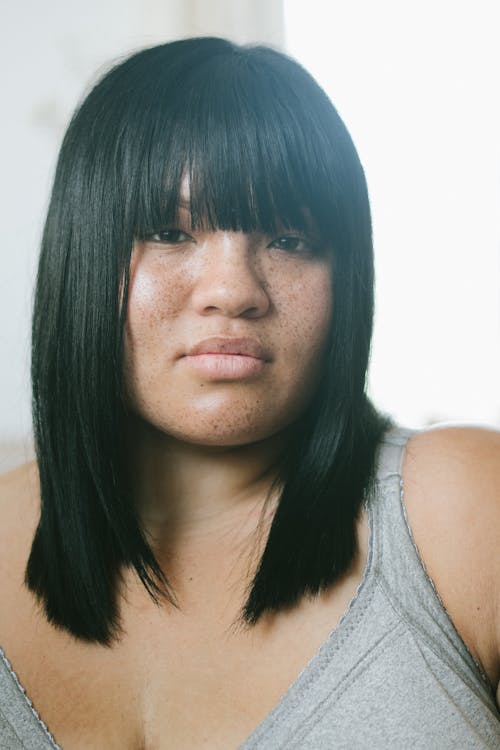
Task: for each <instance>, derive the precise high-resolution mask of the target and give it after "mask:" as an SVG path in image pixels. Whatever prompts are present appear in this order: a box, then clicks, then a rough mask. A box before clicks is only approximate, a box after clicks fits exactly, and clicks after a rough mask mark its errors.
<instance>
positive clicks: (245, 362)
mask: <svg viewBox="0 0 500 750" xmlns="http://www.w3.org/2000/svg"><path fill="white" fill-rule="evenodd" d="M331 275H332V261H331V258H330V257H327V256H326V255H321V254H315V253H314V242H313V240H312V239H308V238H307V237H305V236H303V235H301V234H300V233H298V232H293V231H288V230H286V231H283V232H280V233H279V234H277V235H276V236H275V237H268V236H263V235H261V234H257V233H252V234H244V233H242V232H232V231H215V232H214V231H192V230H191V228H190V214H189V211H188V209H187V208H181V209H180V218H179V221H178V222H177V224H176V225H175V226H172V227H169V228H167V229H165V230H164V231H162V232H160V233H158V234H156V235H152V236H150V237H148V238H146V239H145V240H141V241H137V242H136V243H135V246H134V249H133V253H132V259H131V267H130V288H129V299H128V309H127V322H126V343H125V373H126V384H127V392H128V398H129V402H130V404H131V406H132V409H133V411H134V412H135V413H136V414H138V415H139V416H140V417H142V419H144V420H145V421H146V422H148V423H149V424H151V425H153V426H154V427H155V428H157V429H158V430H160V431H161V432H163V433H166V434H168V435H170V436H172V437H174V438H176V439H179V440H182V441H186V442H189V443H196V444H204V445H219V446H229V445H243V444H246V443H251V442H255V441H258V440H262V439H264V438H267V437H270V436H271V435H274V434H276V433H277V432H279V431H280V430H282V429H283V428H285V427H286V426H288V425H289V424H290V423H291V422H293V421H294V420H295V419H296V418H297V417H298V416H299V415H300V414H301V412H302V411H303V410H304V408H305V407H306V405H307V402H308V400H309V398H310V397H311V395H312V393H313V392H314V389H315V386H316V384H317V381H318V376H319V374H320V369H321V360H322V354H323V351H324V345H325V340H326V336H327V333H328V330H329V326H330V319H331V310H332V298H331V287H332V285H331Z"/></svg>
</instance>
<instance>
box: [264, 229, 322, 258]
mask: <svg viewBox="0 0 500 750" xmlns="http://www.w3.org/2000/svg"><path fill="white" fill-rule="evenodd" d="M269 247H274V248H277V249H278V250H284V251H285V252H287V253H295V254H297V255H299V254H300V255H305V254H312V253H313V252H314V250H315V248H314V245H313V243H312V242H311V240H309V239H307V238H306V237H300V236H299V235H291V234H290V235H289V234H287V235H283V236H282V237H277V238H276V239H275V240H273V241H272V242H271V243H270V245H269Z"/></svg>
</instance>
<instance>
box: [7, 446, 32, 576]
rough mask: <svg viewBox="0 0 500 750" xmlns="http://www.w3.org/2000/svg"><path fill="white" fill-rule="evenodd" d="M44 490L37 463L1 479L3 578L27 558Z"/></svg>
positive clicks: (29, 464)
mask: <svg viewBox="0 0 500 750" xmlns="http://www.w3.org/2000/svg"><path fill="white" fill-rule="evenodd" d="M39 509H40V488H39V479H38V468H37V464H36V462H35V461H30V462H29V463H26V464H23V465H22V466H19V467H18V468H16V469H14V470H12V471H9V472H8V473H7V474H3V475H2V476H0V575H1V576H2V578H3V576H4V574H5V572H6V571H7V570H10V569H12V567H11V566H12V564H13V563H14V560H15V559H17V558H19V557H22V556H25V555H26V550H27V548H28V545H30V540H31V539H32V538H33V535H34V533H35V530H36V525H37V523H38V520H39Z"/></svg>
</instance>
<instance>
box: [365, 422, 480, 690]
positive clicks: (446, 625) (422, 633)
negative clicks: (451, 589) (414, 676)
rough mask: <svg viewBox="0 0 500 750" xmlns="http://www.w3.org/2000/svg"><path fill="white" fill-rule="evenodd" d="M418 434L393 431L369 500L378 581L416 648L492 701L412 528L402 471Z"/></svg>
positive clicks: (383, 445) (383, 446) (382, 449)
mask: <svg viewBox="0 0 500 750" xmlns="http://www.w3.org/2000/svg"><path fill="white" fill-rule="evenodd" d="M417 432H418V430H412V429H407V428H403V427H399V426H392V427H391V428H389V430H388V431H387V432H386V433H385V434H384V436H383V438H382V441H381V443H380V445H379V448H378V455H377V459H376V460H377V471H376V480H375V483H374V486H373V489H372V491H371V492H370V493H369V495H368V498H367V500H368V502H367V509H368V511H369V515H370V516H371V532H372V537H373V538H372V544H371V546H372V555H373V562H372V564H373V568H374V578H375V580H376V581H377V583H378V585H379V586H380V587H381V588H382V590H383V592H384V594H385V596H386V598H387V599H388V601H389V602H390V604H391V606H392V608H393V609H394V610H395V611H396V612H397V614H398V616H399V617H400V618H401V619H402V620H403V621H404V622H405V623H406V624H407V626H408V627H409V628H410V630H411V631H412V633H413V634H414V636H415V639H416V642H417V643H419V642H420V643H425V644H426V647H428V648H431V649H432V650H433V651H434V652H435V653H436V654H437V655H438V656H439V657H440V658H441V659H442V660H444V661H446V663H447V664H448V666H449V667H451V668H452V669H454V670H455V671H456V672H457V673H459V674H460V676H461V678H462V680H463V681H464V682H465V683H466V684H467V685H468V686H469V688H470V689H471V690H474V691H475V692H478V691H479V692H480V693H482V695H483V698H484V696H485V694H488V697H489V699H490V700H491V685H490V684H489V681H488V678H487V677H486V674H485V673H484V670H483V668H482V666H481V665H480V664H479V663H478V662H477V661H476V660H475V659H474V658H473V657H472V655H471V653H470V652H469V650H468V648H467V646H466V645H465V643H464V641H463V640H462V638H461V636H460V635H459V633H458V631H457V630H456V628H455V626H454V624H453V622H452V620H451V618H450V616H449V615H448V612H447V611H446V608H445V606H444V603H443V602H442V600H441V597H440V595H439V593H438V591H437V589H436V586H435V584H434V582H433V581H432V579H431V578H430V576H429V575H428V573H427V570H426V568H425V563H424V562H423V560H422V558H421V557H420V553H419V550H418V548H417V545H416V543H415V540H414V538H413V534H412V531H411V528H410V525H409V522H408V517H407V514H406V507H405V502H404V485H403V478H402V465H403V460H404V454H405V450H406V446H407V443H408V442H409V440H410V439H411V437H412V436H413V435H415V434H417Z"/></svg>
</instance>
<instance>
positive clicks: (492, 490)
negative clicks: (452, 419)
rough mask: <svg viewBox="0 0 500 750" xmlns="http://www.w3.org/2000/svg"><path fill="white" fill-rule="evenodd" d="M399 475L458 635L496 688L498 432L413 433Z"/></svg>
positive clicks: (441, 429)
mask: <svg viewBox="0 0 500 750" xmlns="http://www.w3.org/2000/svg"><path fill="white" fill-rule="evenodd" d="M402 476H403V484H404V489H405V492H404V500H405V505H406V510H407V515H408V522H409V524H410V527H411V529H412V533H413V536H414V538H415V543H416V545H417V547H418V550H419V553H420V555H421V557H422V559H423V561H424V563H425V566H426V568H427V571H428V573H429V575H430V577H431V578H432V580H433V581H434V583H435V585H436V588H437V590H438V592H439V593H440V596H441V598H442V600H443V603H444V605H445V607H446V609H447V611H448V613H449V615H450V617H451V619H452V620H453V622H454V624H455V626H456V628H457V630H458V632H459V633H460V635H461V636H462V639H463V640H464V642H465V643H466V645H467V646H468V647H469V650H470V651H471V653H472V655H473V656H474V657H475V658H476V659H477V660H478V661H480V662H481V664H482V666H483V668H484V670H485V672H486V674H487V675H488V677H489V678H490V681H491V684H492V686H493V687H494V688H495V689H496V688H497V686H498V681H499V679H500V616H499V611H500V544H499V540H500V431H499V430H496V429H493V428H489V427H476V426H458V425H457V426H446V425H444V426H438V427H434V428H432V429H429V430H425V431H422V432H419V433H417V434H416V435H414V436H413V437H412V438H411V440H410V441H409V442H408V444H407V447H406V451H405V457H404V462H403V470H402ZM497 700H498V694H497Z"/></svg>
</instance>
